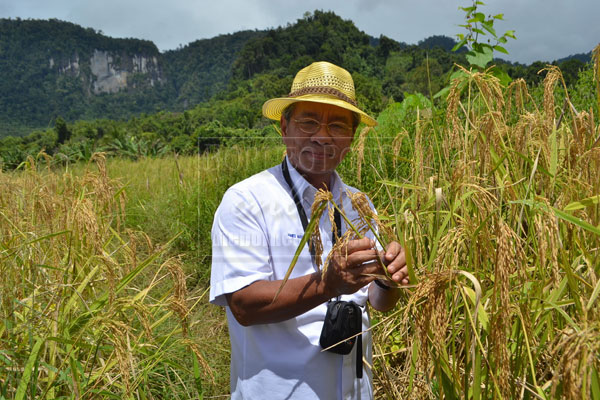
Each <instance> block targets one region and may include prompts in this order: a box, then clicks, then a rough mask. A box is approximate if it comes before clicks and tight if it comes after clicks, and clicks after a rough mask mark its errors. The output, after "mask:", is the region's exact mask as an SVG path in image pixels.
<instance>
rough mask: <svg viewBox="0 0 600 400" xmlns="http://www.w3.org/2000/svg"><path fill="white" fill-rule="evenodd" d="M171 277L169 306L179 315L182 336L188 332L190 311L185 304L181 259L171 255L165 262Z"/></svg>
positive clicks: (185, 296)
mask: <svg viewBox="0 0 600 400" xmlns="http://www.w3.org/2000/svg"><path fill="white" fill-rule="evenodd" d="M165 264H166V266H167V268H168V269H169V272H170V273H171V277H172V279H173V284H174V285H173V295H172V296H171V301H170V307H171V309H172V310H173V311H175V313H176V314H177V315H178V316H179V321H180V323H181V331H182V334H183V336H184V337H186V336H187V334H188V314H189V312H190V310H189V308H188V306H187V286H186V282H185V274H184V272H183V269H182V268H181V260H179V258H176V257H173V258H170V259H168V260H167V261H166V262H165Z"/></svg>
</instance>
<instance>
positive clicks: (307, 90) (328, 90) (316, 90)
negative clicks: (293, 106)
mask: <svg viewBox="0 0 600 400" xmlns="http://www.w3.org/2000/svg"><path fill="white" fill-rule="evenodd" d="M306 94H329V95H332V96H335V97H337V98H338V99H340V100H343V101H345V102H347V103H350V104H352V105H353V106H354V107H358V103H357V102H356V100H354V99H351V98H350V97H348V96H346V95H345V94H344V93H342V92H340V91H339V90H337V89H334V88H332V87H327V86H308V87H304V88H302V89H299V90H296V91H293V92H291V93H290V94H288V97H298V96H303V95H306Z"/></svg>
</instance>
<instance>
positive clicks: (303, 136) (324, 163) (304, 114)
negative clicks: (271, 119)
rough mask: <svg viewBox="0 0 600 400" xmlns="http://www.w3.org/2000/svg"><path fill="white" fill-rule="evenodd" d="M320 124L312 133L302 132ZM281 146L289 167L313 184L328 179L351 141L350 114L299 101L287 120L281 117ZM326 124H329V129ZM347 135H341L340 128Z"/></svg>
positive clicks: (351, 126) (338, 109) (352, 130)
mask: <svg viewBox="0 0 600 400" xmlns="http://www.w3.org/2000/svg"><path fill="white" fill-rule="evenodd" d="M314 121H317V122H318V123H321V124H322V125H320V126H319V127H318V128H317V130H316V132H315V133H312V134H311V133H307V132H305V131H306V130H307V129H306V128H307V126H310V125H311V124H312V125H315V124H314ZM280 122H281V131H282V134H283V143H284V144H285V146H286V148H287V156H288V158H289V160H290V162H291V163H292V165H293V166H294V167H295V168H296V169H297V170H298V171H299V172H300V173H301V174H303V175H304V176H305V177H306V179H307V180H308V181H309V182H311V183H312V184H313V185H315V186H317V185H316V184H315V182H313V180H314V181H316V182H318V181H319V180H322V181H323V182H325V184H327V185H329V177H330V176H331V173H332V172H333V171H334V170H335V169H336V167H337V166H338V165H339V164H340V163H341V162H342V160H343V159H344V156H345V155H346V153H348V151H349V150H350V145H351V144H352V140H353V138H354V128H353V125H352V122H353V120H352V112H351V111H349V110H346V109H344V108H341V107H337V106H333V105H330V104H321V103H311V102H298V103H296V105H295V108H294V110H293V113H292V115H291V117H290V120H289V121H287V120H286V119H285V118H284V117H281V121H280ZM326 124H329V129H328V128H327V126H326ZM344 127H346V128H348V130H347V133H346V134H340V132H341V131H343V129H342V128H344Z"/></svg>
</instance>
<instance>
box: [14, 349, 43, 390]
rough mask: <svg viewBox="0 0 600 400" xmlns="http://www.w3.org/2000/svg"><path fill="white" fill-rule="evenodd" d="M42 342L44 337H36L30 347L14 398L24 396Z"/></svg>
mask: <svg viewBox="0 0 600 400" xmlns="http://www.w3.org/2000/svg"><path fill="white" fill-rule="evenodd" d="M42 344H44V339H42V338H38V339H37V341H36V342H35V344H34V345H33V348H32V349H31V353H30V354H29V358H28V359H27V363H25V368H24V369H23V375H22V376H21V380H20V381H19V386H18V387H17V393H16V394H15V400H23V399H24V398H25V393H26V392H27V387H28V386H29V381H30V380H31V373H32V372H33V370H34V368H35V364H36V361H37V357H38V354H39V352H40V348H41V347H42Z"/></svg>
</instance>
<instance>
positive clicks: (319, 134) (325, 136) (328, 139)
mask: <svg viewBox="0 0 600 400" xmlns="http://www.w3.org/2000/svg"><path fill="white" fill-rule="evenodd" d="M311 140H312V141H314V142H317V143H320V144H327V143H333V136H331V134H330V133H329V126H328V125H327V124H326V123H321V126H320V127H319V130H318V131H316V132H315V133H313V134H312V136H311Z"/></svg>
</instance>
